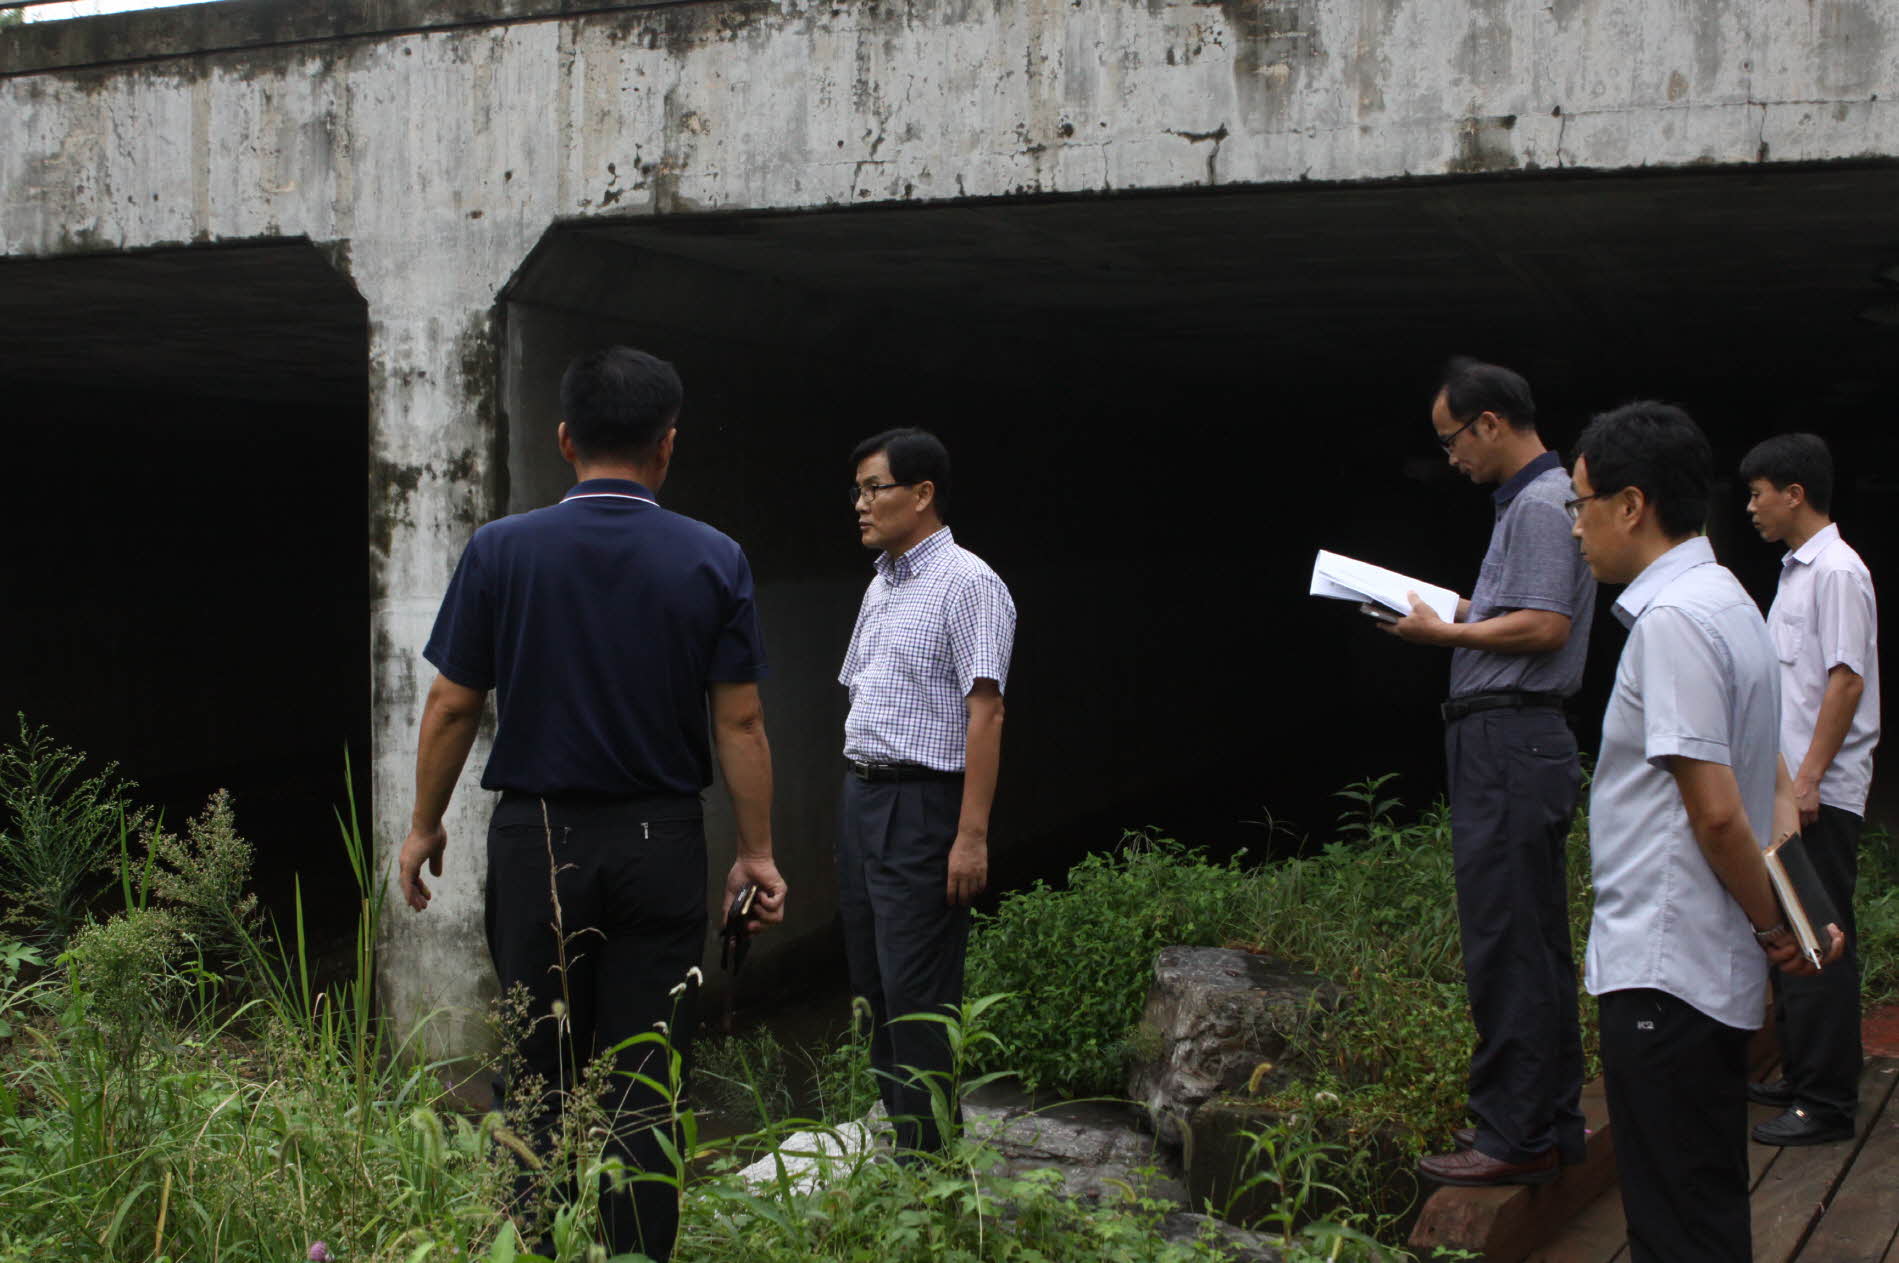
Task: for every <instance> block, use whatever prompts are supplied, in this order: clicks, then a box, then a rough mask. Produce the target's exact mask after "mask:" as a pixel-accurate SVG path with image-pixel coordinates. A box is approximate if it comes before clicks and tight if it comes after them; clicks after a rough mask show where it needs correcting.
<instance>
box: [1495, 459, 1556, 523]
mask: <svg viewBox="0 0 1899 1263" xmlns="http://www.w3.org/2000/svg"><path fill="white" fill-rule="evenodd" d="M1562 467H1563V458H1562V457H1560V456H1558V455H1557V454H1556V453H1555V452H1544V453H1543V454H1542V455H1541V456H1538V457H1537V458H1536V459H1535V460H1532V461H1531V462H1530V463H1529V464H1527V465H1525V466H1524V467H1523V468H1522V469H1519V470H1517V472H1516V473H1514V474H1511V475H1510V477H1509V478H1508V479H1506V480H1505V481H1504V484H1503V486H1501V487H1498V488H1497V489H1496V490H1495V491H1493V492H1491V493H1490V498H1491V499H1492V500H1495V501H1496V502H1497V508H1498V509H1499V510H1502V509H1503V508H1505V507H1506V506H1507V505H1509V503H1510V502H1511V501H1512V500H1514V499H1516V498H1517V493H1518V492H1520V491H1522V490H1523V489H1524V488H1525V487H1527V486H1529V485H1530V483H1531V482H1533V481H1535V480H1536V479H1538V478H1541V477H1542V476H1543V475H1544V474H1546V473H1548V472H1549V471H1550V470H1552V469H1561V468H1562Z"/></svg>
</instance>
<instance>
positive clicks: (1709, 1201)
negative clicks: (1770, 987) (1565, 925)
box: [1597, 989, 1754, 1263]
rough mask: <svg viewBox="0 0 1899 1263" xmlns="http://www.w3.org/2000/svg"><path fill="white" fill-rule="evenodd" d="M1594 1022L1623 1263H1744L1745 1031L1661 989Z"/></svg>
mask: <svg viewBox="0 0 1899 1263" xmlns="http://www.w3.org/2000/svg"><path fill="white" fill-rule="evenodd" d="M1597 1017H1598V1020H1599V1021H1600V1023H1601V1032H1602V1077H1603V1087H1604V1089H1605V1090H1606V1092H1607V1096H1608V1102H1609V1119H1610V1121H1611V1122H1612V1123H1613V1124H1614V1127H1615V1129H1614V1133H1613V1134H1614V1136H1615V1162H1616V1171H1617V1175H1618V1177H1619V1178H1620V1180H1621V1184H1622V1208H1623V1212H1624V1213H1625V1214H1626V1215H1627V1216H1628V1221H1629V1257H1630V1259H1631V1260H1632V1263H1748V1260H1750V1259H1752V1258H1753V1257H1754V1247H1753V1238H1752V1226H1751V1224H1750V1221H1749V1218H1748V1204H1747V1183H1748V1176H1747V1036H1748V1033H1747V1032H1746V1031H1743V1030H1736V1029H1735V1028H1734V1027H1732V1026H1727V1025H1724V1024H1723V1023H1721V1022H1717V1021H1715V1020H1714V1019H1713V1018H1711V1017H1709V1016H1708V1015H1707V1014H1705V1013H1703V1012H1701V1011H1700V1010H1699V1009H1697V1008H1695V1007H1694V1006H1693V1005H1691V1004H1688V1003H1687V1002H1686V1001H1683V1000H1680V999H1677V998H1676V997H1675V996H1672V995H1670V994H1668V993H1667V992H1665V991H1651V990H1646V989H1638V990H1632V991H1611V992H1609V993H1608V994H1607V995H1603V996H1600V997H1598V999H1597Z"/></svg>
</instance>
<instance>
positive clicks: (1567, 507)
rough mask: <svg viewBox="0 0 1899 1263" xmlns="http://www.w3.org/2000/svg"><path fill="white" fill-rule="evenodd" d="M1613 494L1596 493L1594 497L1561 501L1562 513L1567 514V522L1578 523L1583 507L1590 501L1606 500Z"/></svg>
mask: <svg viewBox="0 0 1899 1263" xmlns="http://www.w3.org/2000/svg"><path fill="white" fill-rule="evenodd" d="M1614 494H1615V492H1613V491H1598V492H1596V493H1595V494H1594V495H1589V496H1577V497H1576V498H1575V499H1574V500H1565V501H1563V511H1564V512H1566V513H1568V514H1569V520H1570V521H1571V522H1580V521H1581V520H1582V507H1583V505H1585V504H1588V503H1589V502H1590V501H1591V500H1606V499H1608V498H1609V497H1610V496H1612V495H1614Z"/></svg>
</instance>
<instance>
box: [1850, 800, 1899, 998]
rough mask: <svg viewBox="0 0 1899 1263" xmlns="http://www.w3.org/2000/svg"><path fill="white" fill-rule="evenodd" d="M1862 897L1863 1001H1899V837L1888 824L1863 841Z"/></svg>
mask: <svg viewBox="0 0 1899 1263" xmlns="http://www.w3.org/2000/svg"><path fill="white" fill-rule="evenodd" d="M1856 896H1857V897H1856V898H1855V899H1854V900H1853V919H1854V922H1855V924H1856V925H1857V928H1858V929H1859V969H1860V974H1859V993H1860V1003H1861V1004H1862V1005H1864V1006H1865V1007H1867V1008H1871V1007H1873V1006H1874V1005H1879V1004H1895V1003H1899V841H1895V839H1894V838H1893V835H1892V834H1891V833H1889V832H1888V831H1886V830H1885V829H1883V828H1873V829H1868V830H1867V831H1866V833H1865V835H1864V836H1863V837H1862V838H1861V839H1860V847H1859V888H1858V891H1857V892H1856Z"/></svg>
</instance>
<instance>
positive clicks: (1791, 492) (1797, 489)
mask: <svg viewBox="0 0 1899 1263" xmlns="http://www.w3.org/2000/svg"><path fill="white" fill-rule="evenodd" d="M1781 494H1783V495H1785V496H1786V497H1787V507H1788V508H1790V509H1797V508H1799V507H1800V506H1801V505H1803V504H1805V503H1806V502H1807V488H1806V486H1805V485H1804V484H1802V483H1798V482H1790V483H1788V484H1787V486H1786V488H1785V489H1784V490H1783V491H1782V493H1781Z"/></svg>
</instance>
